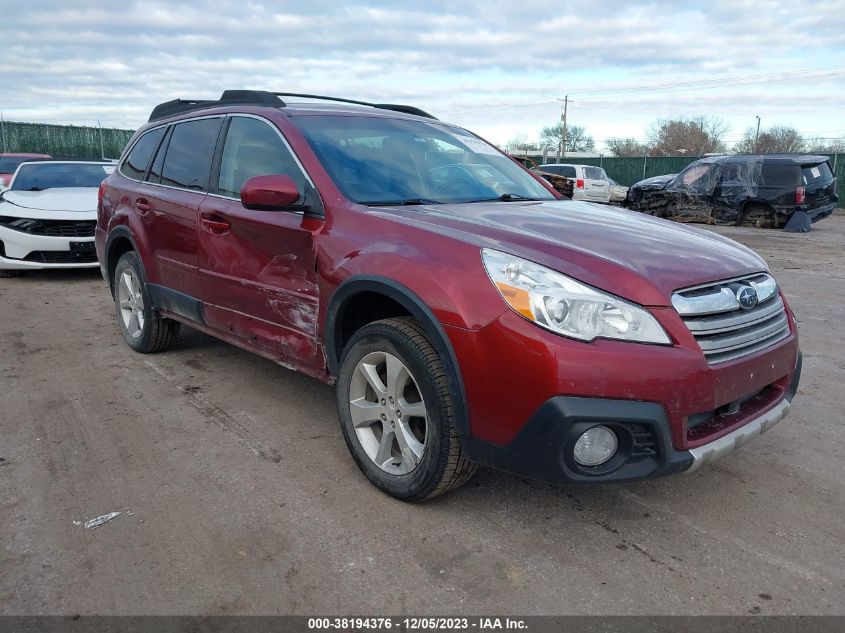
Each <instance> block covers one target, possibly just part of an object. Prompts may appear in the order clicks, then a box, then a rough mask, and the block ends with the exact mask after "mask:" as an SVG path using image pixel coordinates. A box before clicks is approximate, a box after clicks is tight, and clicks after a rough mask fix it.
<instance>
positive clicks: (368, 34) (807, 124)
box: [0, 0, 845, 142]
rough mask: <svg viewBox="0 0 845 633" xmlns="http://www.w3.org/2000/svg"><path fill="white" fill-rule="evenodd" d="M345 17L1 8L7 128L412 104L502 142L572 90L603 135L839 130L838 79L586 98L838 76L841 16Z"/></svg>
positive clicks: (809, 7)
mask: <svg viewBox="0 0 845 633" xmlns="http://www.w3.org/2000/svg"><path fill="white" fill-rule="evenodd" d="M621 4H622V3H618V2H610V1H608V0H594V1H592V2H589V3H587V4H585V3H584V2H583V0H579V1H578V2H560V1H546V0H544V1H540V2H532V3H524V2H502V1H497V0H489V1H481V0H475V1H470V2H463V3H460V4H456V3H452V2H446V1H445V0H433V1H431V2H429V3H426V4H425V5H421V4H419V3H401V2H400V3H386V2H369V3H357V4H349V3H346V4H339V3H336V2H328V1H327V0H312V1H310V2H285V3H284V4H283V5H281V6H283V7H284V8H283V9H279V6H280V5H276V4H275V3H271V2H267V3H263V2H255V1H252V2H243V3H230V2H224V1H215V0H203V1H197V2H193V3H176V2H138V1H134V2H133V1H129V2H122V3H114V2H112V1H108V2H106V1H101V0H92V1H88V2H72V1H67V0H66V1H59V0H45V1H43V2H38V3H35V4H33V6H32V7H31V8H27V7H26V6H25V5H24V6H21V5H19V4H17V3H16V7H15V9H14V10H3V11H2V14H3V22H4V61H5V62H6V63H5V64H4V65H3V67H2V68H0V82H2V85H3V86H4V90H3V92H2V94H3V97H2V100H0V110H2V111H3V113H4V116H5V117H6V118H17V119H29V120H35V119H46V120H63V121H68V122H70V121H74V122H78V123H88V122H92V121H95V120H98V119H99V120H101V121H102V122H103V123H104V124H108V125H120V126H130V127H134V126H137V125H139V124H141V123H142V122H143V121H145V120H146V115H147V114H148V113H149V111H150V109H151V108H152V107H153V106H154V105H155V104H156V103H158V102H161V101H166V100H169V99H172V98H174V97H201V98H214V97H216V96H218V95H219V93H220V92H221V91H222V90H223V89H225V88H248V87H254V88H261V89H277V90H287V91H292V92H316V93H323V94H336V95H339V96H346V97H351V98H358V99H370V100H378V101H392V102H396V101H407V102H410V103H413V104H414V105H418V106H419V107H422V108H424V109H426V110H429V111H431V112H434V113H435V114H437V115H442V117H443V118H444V119H447V120H451V121H454V122H457V123H460V124H464V125H466V126H468V127H471V128H473V129H476V130H477V131H479V132H481V133H483V134H485V135H486V136H488V137H490V138H491V139H492V140H495V141H499V142H504V141H506V140H507V139H508V138H510V137H511V136H513V135H515V134H516V133H520V132H521V133H524V134H526V135H528V136H529V137H531V136H535V135H536V134H537V132H538V131H539V128H540V127H542V126H543V125H548V124H551V123H553V122H555V121H556V120H557V119H558V117H559V113H560V106H559V103H558V102H557V101H555V99H556V98H559V97H562V96H563V95H564V94H569V95H570V97H571V98H573V99H574V103H573V104H572V106H571V110H570V120H571V121H572V122H573V123H576V124H580V125H585V126H586V127H587V129H588V131H589V132H590V133H591V134H593V135H594V136H595V137H596V138H597V139H603V138H607V137H610V136H617V135H625V136H634V137H637V138H641V137H643V136H644V134H645V130H646V128H647V126H648V124H649V123H650V122H651V121H653V120H654V119H655V118H656V117H658V116H675V115H686V116H693V115H698V114H705V115H711V116H721V117H722V118H725V119H726V120H728V122H729V123H730V124H731V126H732V131H731V135H732V136H739V135H740V134H741V133H742V130H743V129H744V127H745V126H746V125H747V124H749V123H750V121H751V120H752V119H753V117H754V115H755V114H760V115H761V116H763V117H764V125H765V121H772V122H774V120H777V121H778V122H785V123H792V124H794V125H796V126H797V127H798V128H799V129H800V130H802V131H804V132H805V133H806V134H819V133H820V132H824V134H820V135H823V136H829V135H830V136H836V135H845V111H843V108H842V106H841V105H839V104H840V103H843V102H845V81H842V79H843V78H845V74H841V75H838V76H831V77H815V78H813V79H812V80H807V79H802V78H800V77H793V78H792V79H791V80H790V81H786V82H778V83H770V84H755V85H735V86H727V87H721V88H719V89H712V90H700V89H694V88H692V87H685V89H684V90H683V91H678V90H664V91H661V92H655V93H654V94H631V93H613V94H605V95H595V94H594V93H596V92H597V91H600V90H606V89H617V88H620V87H628V88H633V87H641V86H644V85H655V84H672V83H677V82H695V81H701V80H709V79H713V78H723V77H731V76H737V75H755V74H759V75H762V74H771V73H782V72H784V71H792V70H799V69H802V68H818V67H830V66H835V65H842V66H845V16H843V12H842V11H839V10H838V8H837V7H836V6H834V5H835V3H828V4H824V3H818V2H804V1H799V0H793V1H785V0H778V1H775V2H754V1H753V0H731V1H727V0H722V1H717V2H706V3H701V4H694V5H691V4H682V3H676V2H650V3H641V4H634V5H631V4H627V3H626V4H625V5H623V6H620V5H621Z"/></svg>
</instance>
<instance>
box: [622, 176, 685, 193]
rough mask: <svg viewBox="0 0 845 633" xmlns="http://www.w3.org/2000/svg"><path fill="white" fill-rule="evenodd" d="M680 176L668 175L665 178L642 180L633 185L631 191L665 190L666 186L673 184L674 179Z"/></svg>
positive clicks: (653, 177) (657, 177) (654, 177)
mask: <svg viewBox="0 0 845 633" xmlns="http://www.w3.org/2000/svg"><path fill="white" fill-rule="evenodd" d="M677 175H678V174H666V175H665V176H652V177H651V178H646V179H645V180H640V181H639V182H635V183H634V184H633V185H631V189H640V190H655V189H663V188H664V187H665V186H666V185H668V184H669V183H670V182H672V179H673V178H674V177H675V176H677Z"/></svg>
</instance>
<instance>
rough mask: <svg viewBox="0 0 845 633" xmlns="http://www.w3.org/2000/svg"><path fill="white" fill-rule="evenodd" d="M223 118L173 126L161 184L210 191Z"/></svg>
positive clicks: (187, 122) (199, 120) (198, 120)
mask: <svg viewBox="0 0 845 633" xmlns="http://www.w3.org/2000/svg"><path fill="white" fill-rule="evenodd" d="M221 120H222V119H220V118H215V119H197V120H196V121H186V122H185V123H177V124H176V125H174V126H173V132H172V133H171V134H170V142H169V143H168V145H167V153H166V154H165V156H164V165H163V166H162V169H161V184H163V185H169V186H171V187H180V188H182V189H191V190H193V191H208V178H209V168H210V167H211V159H212V156H213V154H214V146H215V145H216V144H217V134H218V133H219V132H220V121H221Z"/></svg>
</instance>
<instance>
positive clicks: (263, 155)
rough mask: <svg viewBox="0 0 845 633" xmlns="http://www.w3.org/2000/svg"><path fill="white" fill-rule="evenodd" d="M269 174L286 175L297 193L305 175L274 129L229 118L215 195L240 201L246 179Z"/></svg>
mask: <svg viewBox="0 0 845 633" xmlns="http://www.w3.org/2000/svg"><path fill="white" fill-rule="evenodd" d="M270 174H285V175H286V176H290V177H291V178H293V180H294V182H295V183H296V185H297V187H298V188H299V191H300V192H304V191H305V174H303V173H302V170H301V169H300V168H299V165H297V164H296V161H295V160H294V158H293V155H292V154H291V152H290V150H289V149H288V147H287V145H286V144H285V142H284V141H283V140H282V138H281V137H280V136H279V134H278V133H277V132H276V130H275V128H273V127H271V126H270V125H269V124H268V123H265V122H264V121H261V120H259V119H253V118H248V117H237V116H236V117H232V121H231V123H230V124H229V130H228V131H227V132H226V144H225V145H224V146H223V156H222V157H221V159H220V177H219V178H218V182H217V189H218V192H219V193H220V194H221V195H223V196H228V197H230V198H238V199H240V197H241V186H242V185H243V184H244V182H245V181H246V180H248V179H249V178H252V177H253V176H267V175H270Z"/></svg>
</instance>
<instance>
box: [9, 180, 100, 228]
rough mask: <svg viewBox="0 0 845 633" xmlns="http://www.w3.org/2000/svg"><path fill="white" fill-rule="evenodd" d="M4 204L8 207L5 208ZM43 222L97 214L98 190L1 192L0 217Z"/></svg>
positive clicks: (76, 188) (69, 189)
mask: <svg viewBox="0 0 845 633" xmlns="http://www.w3.org/2000/svg"><path fill="white" fill-rule="evenodd" d="M7 205H11V206H10V207H7ZM24 213H25V214H26V217H30V218H35V219H39V220H43V219H51V218H55V219H64V218H63V217H61V216H64V215H66V214H70V216H71V217H72V218H79V216H80V215H81V214H83V213H88V214H94V215H95V216H96V213H97V187H58V188H55V189H45V190H44V191H12V190H7V191H4V192H3V197H2V198H1V199H0V215H21V214H24Z"/></svg>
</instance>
